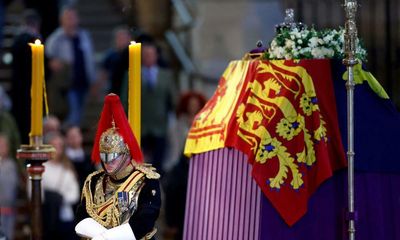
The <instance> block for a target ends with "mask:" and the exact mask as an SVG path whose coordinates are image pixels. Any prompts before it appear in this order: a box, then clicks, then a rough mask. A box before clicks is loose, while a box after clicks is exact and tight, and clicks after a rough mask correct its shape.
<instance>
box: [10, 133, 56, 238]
mask: <svg viewBox="0 0 400 240" xmlns="http://www.w3.org/2000/svg"><path fill="white" fill-rule="evenodd" d="M54 152H55V149H54V147H53V146H51V145H46V144H43V137H42V136H31V137H30V141H29V145H21V147H20V149H18V150H17V158H18V159H23V160H25V163H26V167H27V172H28V176H29V180H30V181H31V184H32V188H31V200H30V210H31V230H32V238H31V239H32V240H41V239H42V238H43V232H42V194H41V193H42V187H41V180H42V174H43V172H44V166H43V163H44V162H46V161H47V160H48V159H50V158H51V157H52V156H53V153H54Z"/></svg>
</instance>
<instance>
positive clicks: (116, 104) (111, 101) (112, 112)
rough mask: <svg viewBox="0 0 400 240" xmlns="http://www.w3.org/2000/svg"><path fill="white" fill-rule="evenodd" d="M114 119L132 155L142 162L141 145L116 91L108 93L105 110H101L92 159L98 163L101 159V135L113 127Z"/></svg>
mask: <svg viewBox="0 0 400 240" xmlns="http://www.w3.org/2000/svg"><path fill="white" fill-rule="evenodd" d="M112 120H114V122H115V127H116V128H117V131H118V133H119V134H120V135H121V136H122V137H123V139H124V142H125V143H126V144H127V145H128V147H129V151H130V153H131V157H132V158H133V159H134V160H135V161H136V162H137V163H142V162H143V155H142V152H141V151H140V147H139V145H138V143H137V141H136V138H135V136H134V135H133V132H132V129H131V126H130V125H129V122H128V119H127V118H126V115H125V112H124V108H123V107H122V104H121V101H120V99H119V97H118V96H117V95H116V94H114V93H110V94H108V95H107V96H106V98H105V101H104V106H103V111H102V112H101V116H100V120H99V124H98V126H97V132H96V137H95V139H94V145H93V151H92V161H93V162H94V163H96V164H97V163H100V161H101V160H100V152H99V142H100V137H101V134H102V133H103V132H104V131H106V130H107V129H109V128H111V127H112V123H111V122H112Z"/></svg>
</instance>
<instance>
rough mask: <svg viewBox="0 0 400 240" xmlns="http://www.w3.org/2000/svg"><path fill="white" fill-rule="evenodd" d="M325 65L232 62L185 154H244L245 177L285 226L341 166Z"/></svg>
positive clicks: (341, 154) (315, 62)
mask: <svg viewBox="0 0 400 240" xmlns="http://www.w3.org/2000/svg"><path fill="white" fill-rule="evenodd" d="M329 72H330V62H329V61H326V60H320V61H319V60H302V61H292V60H290V61H285V60H274V61H234V62H231V63H230V65H229V66H228V68H227V69H226V70H225V72H224V74H223V76H222V77H221V79H220V83H219V85H218V88H217V90H216V92H215V93H214V95H213V96H212V98H211V99H210V100H209V102H208V103H207V104H206V106H205V107H204V108H203V109H202V110H201V112H199V113H198V114H197V116H196V118H195V121H194V122H193V125H192V128H191V130H190V132H189V134H188V137H187V142H186V147H185V154H186V155H189V156H190V155H192V154H196V153H202V152H206V151H211V150H215V149H220V148H224V147H232V148H235V149H237V150H240V151H241V152H243V153H245V154H246V155H247V157H248V162H249V163H250V164H251V165H252V176H253V178H254V179H255V181H256V182H257V184H258V186H259V187H260V188H261V190H262V192H263V193H264V195H265V196H266V197H267V198H268V199H269V200H270V202H271V203H272V205H273V206H274V207H275V208H276V210H277V211H278V212H279V214H280V215H281V216H282V218H283V219H284V220H285V222H286V223H287V224H288V225H293V224H294V223H295V222H296V221H298V220H299V219H300V218H301V217H302V216H303V215H304V214H305V213H306V211H307V201H308V198H309V197H310V195H311V194H312V193H313V192H314V191H315V190H316V188H317V187H318V186H319V185H320V184H321V183H322V182H323V181H324V180H326V179H327V178H329V177H331V176H332V174H333V172H334V171H335V170H336V169H339V168H342V167H345V166H346V161H345V155H344V150H343V145H342V142H341V138H340V132H339V128H338V122H337V121H338V120H337V114H336V104H335V102H334V92H333V86H332V80H331V79H330V78H329V77H330V76H331V74H330V73H329Z"/></svg>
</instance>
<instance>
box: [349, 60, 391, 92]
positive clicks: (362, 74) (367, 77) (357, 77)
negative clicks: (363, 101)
mask: <svg viewBox="0 0 400 240" xmlns="http://www.w3.org/2000/svg"><path fill="white" fill-rule="evenodd" d="M353 71H354V82H355V84H362V83H363V81H367V83H368V85H369V87H370V88H371V89H372V90H373V91H374V92H375V93H376V94H377V95H378V96H379V97H381V98H383V99H389V96H388V94H387V93H386V91H385V89H384V88H383V87H382V85H381V84H380V83H379V82H378V80H376V78H375V77H374V76H373V75H372V73H370V72H367V71H364V70H363V69H362V67H361V64H360V63H358V64H357V65H355V66H354V67H353ZM348 76H349V74H348V71H346V72H345V73H343V76H342V78H343V80H345V81H347V80H348Z"/></svg>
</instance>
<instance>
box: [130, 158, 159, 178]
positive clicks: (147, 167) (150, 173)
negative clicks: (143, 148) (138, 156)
mask: <svg viewBox="0 0 400 240" xmlns="http://www.w3.org/2000/svg"><path fill="white" fill-rule="evenodd" d="M132 162H133V166H134V167H135V168H136V170H138V171H140V172H142V173H144V175H146V178H148V179H159V178H160V174H159V173H158V172H156V168H155V167H153V166H152V165H151V164H149V163H136V162H134V161H132Z"/></svg>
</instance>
